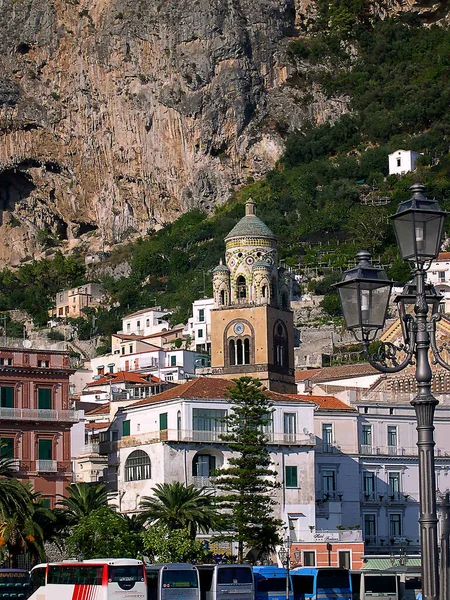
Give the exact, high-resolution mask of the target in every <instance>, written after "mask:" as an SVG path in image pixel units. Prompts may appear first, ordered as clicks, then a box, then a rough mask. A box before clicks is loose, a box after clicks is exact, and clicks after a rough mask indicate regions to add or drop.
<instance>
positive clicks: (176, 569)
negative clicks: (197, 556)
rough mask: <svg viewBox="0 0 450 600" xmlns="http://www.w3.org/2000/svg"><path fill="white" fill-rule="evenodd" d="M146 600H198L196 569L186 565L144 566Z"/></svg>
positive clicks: (198, 588) (198, 590)
mask: <svg viewBox="0 0 450 600" xmlns="http://www.w3.org/2000/svg"><path fill="white" fill-rule="evenodd" d="M145 570H146V574H147V599H148V600H200V585H199V577H198V571H197V568H196V567H195V566H194V565H190V564H186V563H160V564H156V565H146V567H145Z"/></svg>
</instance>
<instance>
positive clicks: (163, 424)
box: [159, 413, 167, 431]
mask: <svg viewBox="0 0 450 600" xmlns="http://www.w3.org/2000/svg"><path fill="white" fill-rule="evenodd" d="M159 429H160V430H161V431H162V430H164V429H167V413H161V414H160V415H159Z"/></svg>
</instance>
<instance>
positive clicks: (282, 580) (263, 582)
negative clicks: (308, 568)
mask: <svg viewBox="0 0 450 600" xmlns="http://www.w3.org/2000/svg"><path fill="white" fill-rule="evenodd" d="M255 583H256V589H257V591H258V592H285V591H286V577H271V578H270V579H259V578H256V579H255ZM289 589H291V582H289Z"/></svg>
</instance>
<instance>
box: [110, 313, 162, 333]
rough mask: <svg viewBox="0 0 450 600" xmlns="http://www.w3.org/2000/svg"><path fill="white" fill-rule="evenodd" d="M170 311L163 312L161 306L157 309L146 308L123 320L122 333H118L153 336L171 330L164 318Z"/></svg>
mask: <svg viewBox="0 0 450 600" xmlns="http://www.w3.org/2000/svg"><path fill="white" fill-rule="evenodd" d="M167 314H168V311H166V310H161V308H160V307H159V306H157V307H155V308H144V309H142V310H138V311H136V312H134V313H132V314H131V315H127V316H126V317H123V319H122V331H119V332H118V333H125V334H133V333H134V334H135V335H142V336H145V335H152V334H153V333H158V332H160V331H167V330H168V329H170V327H169V324H168V322H167V321H166V320H164V318H163V317H165V316H166V315H167Z"/></svg>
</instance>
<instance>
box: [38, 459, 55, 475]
mask: <svg viewBox="0 0 450 600" xmlns="http://www.w3.org/2000/svg"><path fill="white" fill-rule="evenodd" d="M36 471H37V472H38V473H57V472H58V463H57V461H56V460H37V461H36Z"/></svg>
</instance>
